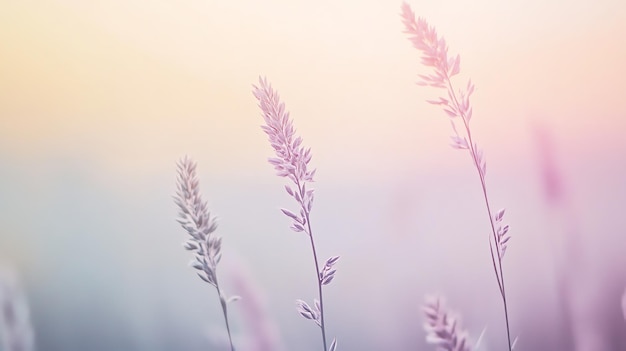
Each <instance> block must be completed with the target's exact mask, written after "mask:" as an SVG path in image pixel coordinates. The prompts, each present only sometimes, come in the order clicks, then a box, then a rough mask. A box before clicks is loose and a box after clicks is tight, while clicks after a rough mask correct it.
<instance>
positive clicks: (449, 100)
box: [401, 3, 512, 351]
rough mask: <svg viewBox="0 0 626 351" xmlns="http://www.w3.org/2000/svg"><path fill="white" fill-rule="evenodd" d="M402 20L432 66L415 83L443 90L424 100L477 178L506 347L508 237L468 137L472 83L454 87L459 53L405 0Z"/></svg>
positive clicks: (474, 145) (480, 158)
mask: <svg viewBox="0 0 626 351" xmlns="http://www.w3.org/2000/svg"><path fill="white" fill-rule="evenodd" d="M401 16H402V22H403V23H404V26H405V31H404V32H405V33H407V34H409V40H410V41H411V43H413V46H414V47H415V48H416V49H418V50H419V51H421V52H422V64H423V65H425V66H427V67H430V68H432V69H433V71H434V72H433V73H431V74H429V75H419V78H420V80H419V81H418V83H417V84H418V85H422V86H431V87H435V88H440V89H443V90H445V91H446V94H445V95H444V96H442V97H439V99H437V100H427V102H428V103H431V104H434V105H440V106H441V107H442V108H443V110H444V112H445V113H446V114H447V115H448V117H449V118H450V123H451V125H452V131H453V134H452V136H451V139H452V145H451V146H452V147H453V148H455V149H459V150H467V151H468V152H469V154H470V157H471V158H472V161H473V163H474V166H475V167H476V170H477V172H478V176H479V178H480V184H481V187H482V192H483V197H484V199H485V205H486V207H487V215H488V216H489V224H490V225H491V233H490V235H489V248H490V253H491V261H492V264H493V269H494V272H495V274H496V280H497V283H498V289H499V291H500V296H501V297H502V302H503V304H504V317H505V322H506V332H507V340H508V349H509V351H510V350H511V349H512V346H511V333H510V329H509V314H508V306H507V300H506V290H505V286H504V272H503V270H502V260H503V258H504V254H505V252H506V249H507V243H508V241H509V239H510V236H509V234H508V232H509V226H508V225H505V224H504V223H503V218H504V209H502V210H499V211H497V212H496V213H495V214H494V213H493V211H492V209H491V204H490V202H489V197H488V196H487V185H486V182H485V177H486V175H487V163H486V161H485V157H484V155H483V151H482V150H481V149H480V148H479V147H478V144H477V143H476V142H475V141H474V140H473V138H472V132H471V129H470V121H471V119H472V112H473V110H472V106H471V104H470V96H471V95H472V93H473V92H474V84H473V83H472V81H471V80H469V81H468V83H467V86H466V87H465V89H458V90H455V89H454V87H453V85H452V81H451V78H452V77H454V76H455V75H457V74H459V72H460V71H461V57H460V55H456V56H448V45H447V44H446V40H445V39H444V38H443V37H440V36H439V35H438V34H437V31H436V30H435V28H434V27H432V26H431V25H429V24H428V22H427V21H426V20H425V19H423V18H421V17H420V18H418V19H417V20H416V19H415V13H414V12H413V10H412V9H411V7H410V6H409V5H408V4H407V3H403V4H402V14H401ZM457 123H458V124H460V125H461V126H462V129H461V131H462V132H461V133H459V132H458V128H457Z"/></svg>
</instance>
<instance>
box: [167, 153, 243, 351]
mask: <svg viewBox="0 0 626 351" xmlns="http://www.w3.org/2000/svg"><path fill="white" fill-rule="evenodd" d="M177 170H178V178H177V191H176V195H175V196H174V202H175V203H176V205H178V209H179V210H180V211H179V212H178V219H177V220H178V223H180V225H181V226H182V227H183V229H185V231H186V232H187V233H188V234H189V239H188V240H187V241H186V242H185V243H184V247H185V249H186V250H189V251H195V257H194V260H192V261H191V266H192V267H193V268H195V269H196V271H197V274H198V276H199V277H200V279H202V280H203V281H205V282H207V283H209V284H211V285H213V286H214V287H215V289H216V290H217V294H218V296H219V299H220V304H221V306H222V312H223V313H224V321H225V323H226V330H227V332H228V340H229V343H230V348H231V351H234V350H235V348H234V346H233V341H232V336H231V333H230V325H229V323H228V308H227V305H228V303H230V302H232V301H235V300H237V299H238V296H232V297H230V298H226V296H225V295H224V293H223V292H222V290H221V289H220V285H219V283H218V280H217V264H218V263H219V262H220V259H221V257H222V253H221V250H222V238H221V237H219V236H217V235H216V234H215V230H216V229H217V222H216V220H215V218H214V217H212V216H211V214H210V213H209V209H208V206H207V203H206V201H204V200H203V199H202V196H201V195H200V184H199V181H198V178H197V176H196V163H195V162H193V161H192V160H191V159H189V158H188V157H184V158H183V159H181V160H180V161H179V162H178V164H177Z"/></svg>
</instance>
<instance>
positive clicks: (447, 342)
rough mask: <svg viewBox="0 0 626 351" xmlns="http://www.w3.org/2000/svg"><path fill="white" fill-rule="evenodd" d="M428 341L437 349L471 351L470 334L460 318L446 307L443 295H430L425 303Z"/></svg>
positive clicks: (425, 327) (438, 350)
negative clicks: (463, 327)
mask: <svg viewBox="0 0 626 351" xmlns="http://www.w3.org/2000/svg"><path fill="white" fill-rule="evenodd" d="M423 310H424V315H425V317H426V322H425V323H424V330H425V331H426V341H427V342H428V343H429V344H433V345H435V346H436V347H437V349H436V350H437V351H471V350H472V347H471V345H470V342H469V340H468V334H467V332H466V331H465V330H463V329H462V328H461V326H460V322H459V319H458V318H457V317H456V316H454V315H452V313H451V312H450V311H448V310H447V309H446V306H445V302H444V300H443V299H442V298H441V297H428V298H427V299H426V303H425V305H424V308H423Z"/></svg>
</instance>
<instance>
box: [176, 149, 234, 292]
mask: <svg viewBox="0 0 626 351" xmlns="http://www.w3.org/2000/svg"><path fill="white" fill-rule="evenodd" d="M177 168H178V183H177V186H178V189H177V192H176V196H175V197H174V202H175V203H176V205H178V208H179V210H180V212H179V213H178V223H180V225H181V226H182V227H183V229H185V231H187V233H188V234H189V236H190V238H189V239H188V240H187V242H185V244H184V247H185V249H187V250H190V251H195V253H196V255H195V260H194V261H192V262H191V266H192V267H193V268H195V269H196V270H197V271H198V272H197V273H198V276H199V277H200V278H201V279H202V280H204V281H205V282H207V283H209V284H211V285H213V286H216V273H215V271H216V268H217V264H218V263H219V261H220V258H221V246H222V238H220V237H218V236H216V235H215V234H214V232H215V230H216V229H217V222H216V220H215V218H213V217H212V216H211V214H210V213H209V210H208V207H207V203H206V201H204V200H203V199H202V196H201V195H200V185H199V182H198V178H197V177H196V163H195V162H194V161H192V160H191V159H189V158H188V157H184V158H183V159H181V160H180V161H179V162H178V165H177Z"/></svg>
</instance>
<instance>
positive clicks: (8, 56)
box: [0, 0, 626, 177]
mask: <svg viewBox="0 0 626 351" xmlns="http://www.w3.org/2000/svg"><path fill="white" fill-rule="evenodd" d="M399 5H400V2H398V3H394V2H389V1H295V2H294V1H256V0H254V1H252V0H248V1H199V0H192V1H183V2H180V1H175V2H172V1H165V0H156V1H150V2H149V3H147V2H145V1H138V0H130V1H118V0H112V1H69V0H68V1H61V0H55V1H33V2H20V1H3V2H2V4H1V6H2V11H0V55H1V57H2V65H1V66H0V116H1V117H0V140H2V148H3V149H4V150H6V151H9V153H10V154H11V155H13V156H14V157H35V158H37V157H44V158H45V157H46V156H45V155H46V154H48V155H49V154H54V153H59V154H70V155H78V156H77V157H80V155H86V157H88V158H89V159H90V160H92V162H93V163H94V167H97V168H98V169H99V171H101V172H105V173H106V174H110V175H111V176H114V175H115V174H118V175H119V173H120V172H121V173H122V175H120V176H123V177H128V176H130V175H131V174H138V175H140V176H141V175H143V176H146V175H148V174H150V173H151V172H155V171H156V172H158V171H163V170H165V169H166V168H168V167H170V166H171V162H172V160H174V159H176V158H177V157H179V156H180V155H181V154H184V153H191V154H192V155H193V156H195V157H198V158H200V160H207V161H210V162H211V163H212V164H215V165H217V167H216V168H217V169H216V172H224V174H226V175H228V174H232V173H233V172H235V173H243V170H244V169H246V170H258V169H261V167H265V165H264V164H263V160H264V158H265V156H266V151H267V148H265V139H264V137H263V136H262V135H260V133H259V129H258V125H259V124H260V122H261V119H260V116H259V113H258V111H257V109H256V106H255V101H254V99H253V97H252V95H251V93H250V86H251V84H253V83H255V82H256V79H257V77H258V76H259V75H265V76H267V77H268V79H270V81H271V82H273V84H274V86H275V88H276V89H278V90H279V92H281V94H282V96H283V97H284V100H285V101H286V102H287V107H288V109H289V110H290V111H292V115H293V116H295V117H296V118H297V120H298V122H297V126H298V128H299V130H301V131H302V134H303V136H304V137H305V140H308V141H309V142H310V144H311V146H312V147H313V148H314V150H316V158H317V160H318V161H319V162H321V163H322V165H326V163H329V165H334V166H338V167H341V165H342V164H343V163H345V160H346V159H350V160H351V163H352V166H353V169H352V170H353V171H354V173H368V174H371V173H376V172H380V171H378V170H377V168H384V167H385V166H387V165H390V164H397V163H402V162H406V161H408V160H413V161H417V162H427V164H428V162H433V163H435V164H438V165H439V163H440V162H439V161H437V159H438V158H439V157H440V156H441V155H442V154H441V153H440V152H439V151H437V150H442V148H439V147H434V146H435V145H440V142H441V140H442V137H443V138H445V137H447V135H448V133H449V132H448V128H449V126H448V123H447V122H445V120H444V117H443V115H442V113H441V112H440V111H438V110H437V109H436V108H434V107H431V106H428V105H426V104H424V103H423V100H425V99H427V98H432V97H434V96H435V95H436V93H435V92H432V91H429V90H428V89H423V88H420V87H417V86H415V85H414V84H413V83H414V82H415V80H416V76H417V74H418V73H424V71H423V68H422V67H421V66H420V65H419V55H418V53H417V52H416V51H415V50H414V49H413V48H411V47H410V44H409V42H408V41H407V40H406V38H405V36H404V35H403V34H402V30H403V28H402V25H401V23H400V20H399V15H398V14H399ZM411 5H412V6H413V8H414V10H415V11H416V13H417V14H418V15H421V16H424V17H426V18H427V20H428V21H429V22H430V23H432V24H433V25H435V26H436V27H437V28H438V30H439V32H440V33H442V34H444V35H445V37H446V38H447V40H448V43H449V46H450V51H451V53H457V52H458V53H461V58H462V61H461V62H462V66H461V72H462V75H461V76H460V79H459V85H461V84H464V83H465V81H466V79H468V78H472V79H473V81H474V82H475V84H476V86H477V89H478V90H477V93H476V94H475V95H474V111H475V116H479V117H478V118H475V123H476V127H475V128H476V129H478V131H477V132H476V133H479V134H480V135H481V139H482V141H483V143H485V147H486V148H488V147H490V146H497V148H496V149H497V150H495V151H492V152H491V156H492V157H499V156H502V158H507V157H508V156H507V155H510V153H511V152H512V153H513V154H515V153H517V152H520V150H522V149H523V148H524V147H526V145H525V144H524V140H526V139H527V138H528V135H527V130H528V127H529V123H530V122H531V121H533V120H540V121H542V122H548V123H547V124H549V125H551V126H553V127H554V128H555V129H557V130H558V131H559V135H560V136H561V137H562V138H564V140H565V141H567V142H568V143H571V144H575V143H577V142H581V141H584V144H585V145H586V148H587V147H591V148H593V147H594V145H593V144H594V143H597V142H599V141H600V140H603V141H607V140H609V142H611V143H614V144H615V145H614V146H615V147H617V148H618V149H622V150H623V149H624V148H625V146H624V142H622V141H619V140H621V138H619V137H620V135H621V132H619V131H620V130H623V127H624V126H625V124H624V123H625V122H624V116H626V107H624V106H625V105H624V104H623V103H622V101H623V91H624V88H623V85H624V81H625V78H626V68H625V66H624V62H626V45H624V39H623V35H622V34H620V33H626V24H625V23H626V5H624V3H623V2H622V1H619V0H604V1H567V2H565V1H555V0H550V1H543V0H533V1H521V0H520V1H506V2H504V1H501V2H498V1H485V0H479V1H472V2H463V1H452V0H449V1H436V2H424V3H419V2H414V3H412V4H411ZM612 139H614V141H610V140H612ZM431 149H432V150H431ZM225 150H228V152H224V151H225ZM372 159H376V160H377V162H378V163H379V164H380V165H381V167H373V165H372ZM347 171H350V170H347Z"/></svg>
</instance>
